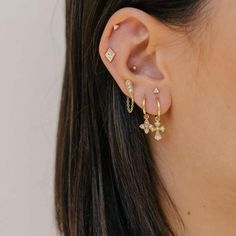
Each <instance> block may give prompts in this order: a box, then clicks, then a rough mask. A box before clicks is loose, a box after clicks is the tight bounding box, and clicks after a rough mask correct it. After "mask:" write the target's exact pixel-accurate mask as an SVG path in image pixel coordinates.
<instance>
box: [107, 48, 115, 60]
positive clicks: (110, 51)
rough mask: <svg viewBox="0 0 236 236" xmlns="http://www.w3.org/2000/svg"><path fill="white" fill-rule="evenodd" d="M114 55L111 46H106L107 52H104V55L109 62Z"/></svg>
mask: <svg viewBox="0 0 236 236" xmlns="http://www.w3.org/2000/svg"><path fill="white" fill-rule="evenodd" d="M115 55H116V54H115V52H114V51H113V50H112V49H111V48H108V49H107V52H106V54H105V56H106V58H107V60H108V61H109V62H112V61H113V59H114V57H115Z"/></svg>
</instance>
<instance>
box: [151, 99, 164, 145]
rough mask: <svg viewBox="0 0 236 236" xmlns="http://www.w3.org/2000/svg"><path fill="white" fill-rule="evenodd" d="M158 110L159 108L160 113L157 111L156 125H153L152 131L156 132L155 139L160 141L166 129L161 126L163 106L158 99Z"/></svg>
mask: <svg viewBox="0 0 236 236" xmlns="http://www.w3.org/2000/svg"><path fill="white" fill-rule="evenodd" d="M157 108H158V111H157V115H156V116H155V123H154V125H152V127H151V131H152V132H156V133H155V139H156V140H157V141H159V140H161V139H162V136H161V133H164V132H165V127H164V126H163V125H161V105H160V102H159V99H158V98H157Z"/></svg>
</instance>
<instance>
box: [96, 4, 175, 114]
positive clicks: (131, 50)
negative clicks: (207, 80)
mask: <svg viewBox="0 0 236 236" xmlns="http://www.w3.org/2000/svg"><path fill="white" fill-rule="evenodd" d="M169 35H170V34H169V29H168V28H167V27H166V26H164V24H163V23H161V22H159V21H157V19H156V18H154V17H153V16H151V15H149V14H147V13H145V12H144V11H141V10H138V9H136V8H122V9H120V10H118V11H117V12H116V13H114V14H113V15H112V16H111V18H110V19H109V21H108V23H107V25H106V27H105V29H104V32H103V35H102V37H101V40H100V44H99V53H100V56H101V59H102V61H103V63H104V64H105V66H106V67H107V69H108V71H109V72H110V74H111V75H112V77H113V78H114V80H115V81H116V83H117V84H118V86H119V87H120V89H121V90H122V92H123V93H124V94H125V95H127V96H130V94H129V93H128V91H127V88H126V86H125V82H126V80H130V81H131V82H132V84H133V87H134V91H133V92H134V94H133V95H134V101H135V103H136V104H137V105H138V106H139V107H140V108H142V104H143V98H144V97H145V99H146V108H145V109H146V112H147V113H149V114H152V115H156V114H157V103H156V98H157V93H155V92H157V90H158V91H159V93H158V99H159V102H160V105H161V114H164V113H166V112H167V111H168V110H169V108H170V106H171V91H170V81H169V79H168V77H167V75H166V73H165V68H164V66H163V65H164V64H163V61H162V58H163V57H162V50H161V47H162V46H163V44H164V43H165V41H167V39H168V37H169ZM159 49H160V50H159ZM107 53H108V54H109V55H106V54H107Z"/></svg>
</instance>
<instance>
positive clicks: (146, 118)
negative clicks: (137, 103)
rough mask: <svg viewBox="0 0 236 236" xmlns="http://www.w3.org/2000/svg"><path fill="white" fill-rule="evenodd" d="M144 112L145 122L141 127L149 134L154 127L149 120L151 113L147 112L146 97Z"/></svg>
mask: <svg viewBox="0 0 236 236" xmlns="http://www.w3.org/2000/svg"><path fill="white" fill-rule="evenodd" d="M143 114H144V122H143V124H141V125H140V126H139V127H140V128H141V129H143V130H144V133H145V134H148V133H149V131H150V130H151V129H152V125H151V124H150V122H149V115H148V114H147V113H146V98H145V97H144V98H143Z"/></svg>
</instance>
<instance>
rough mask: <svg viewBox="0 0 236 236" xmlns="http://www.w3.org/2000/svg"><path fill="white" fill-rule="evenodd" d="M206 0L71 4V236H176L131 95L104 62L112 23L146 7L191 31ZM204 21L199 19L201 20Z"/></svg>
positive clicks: (59, 190) (65, 168)
mask: <svg viewBox="0 0 236 236" xmlns="http://www.w3.org/2000/svg"><path fill="white" fill-rule="evenodd" d="M200 2H202V1H199V0H66V43H67V50H66V66H65V75H64V83H63V89H62V99H61V110H60V117H59V126H58V136H57V152H56V173H55V208H56V219H57V223H58V228H59V231H60V233H61V234H62V235H65V236H77V235H79V236H90V235H102V236H106V235H111V236H124V235H126V236H128V235H129V236H132V235H134V236H137V235H145V236H157V235H160V236H162V235H174V232H173V230H172V228H171V226H170V224H169V222H168V219H167V217H166V214H165V212H164V210H163V206H162V205H161V201H162V202H163V201H166V202H170V203H171V201H170V198H169V197H168V194H167V192H166V191H165V188H164V187H163V185H162V182H161V179H160V176H159V174H158V169H157V168H155V165H154V161H153V159H152V156H151V153H150V150H149V146H148V143H147V141H146V139H145V136H144V134H143V133H142V132H140V130H139V128H138V127H139V124H140V122H142V113H141V112H140V110H138V109H136V110H135V111H134V113H133V114H132V115H130V114H128V112H127V111H126V106H125V96H124V95H123V93H122V92H121V91H120V89H119V87H118V86H117V84H116V83H115V82H114V80H113V79H112V78H111V75H110V74H109V73H108V71H107V70H106V68H105V67H104V65H103V63H102V61H101V59H100V58H99V53H98V45H99V40H100V37H101V35H102V32H103V29H104V27H105V24H106V22H107V21H108V19H109V17H110V16H111V15H112V14H113V13H114V12H115V11H117V10H118V9H120V8H123V7H135V8H139V9H141V10H143V11H145V12H147V13H149V14H151V15H153V16H155V17H157V18H158V19H159V20H160V21H162V22H164V23H165V24H167V25H170V26H171V25H174V26H178V27H179V28H181V29H182V28H184V27H185V26H187V25H188V24H189V23H190V22H193V20H195V19H194V16H198V15H199V14H197V13H196V12H197V11H198V10H199V9H200V4H199V3H200ZM195 18H196V17H195Z"/></svg>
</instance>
